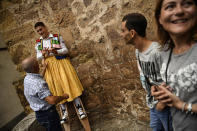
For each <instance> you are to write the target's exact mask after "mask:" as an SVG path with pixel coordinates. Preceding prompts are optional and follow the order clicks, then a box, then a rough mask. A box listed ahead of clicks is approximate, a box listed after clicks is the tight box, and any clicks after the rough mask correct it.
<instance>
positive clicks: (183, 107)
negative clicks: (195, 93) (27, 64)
mask: <svg viewBox="0 0 197 131" xmlns="http://www.w3.org/2000/svg"><path fill="white" fill-rule="evenodd" d="M185 105H186V103H185V102H184V103H183V105H182V108H181V111H182V112H184V110H185Z"/></svg>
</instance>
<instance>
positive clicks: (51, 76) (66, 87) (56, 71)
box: [44, 56, 83, 103]
mask: <svg viewBox="0 0 197 131" xmlns="http://www.w3.org/2000/svg"><path fill="white" fill-rule="evenodd" d="M46 62H47V63H48V65H47V68H46V72H45V75H44V77H45V80H46V82H47V83H48V85H49V89H50V91H51V93H52V94H53V95H54V96H61V95H63V94H64V93H67V94H68V95H69V99H67V100H64V101H62V102H61V103H64V102H67V101H68V102H70V101H73V100H74V99H75V98H76V97H78V96H80V95H81V94H82V91H83V87H82V84H81V82H80V80H79V78H78V76H77V74H76V72H75V69H74V68H73V66H72V65H71V63H70V61H69V59H61V60H57V59H56V58H55V57H54V56H53V57H48V58H47V59H46Z"/></svg>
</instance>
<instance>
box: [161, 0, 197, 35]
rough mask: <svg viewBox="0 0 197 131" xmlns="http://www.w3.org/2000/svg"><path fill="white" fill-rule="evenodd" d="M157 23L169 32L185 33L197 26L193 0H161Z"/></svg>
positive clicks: (196, 11) (196, 9) (171, 33)
mask: <svg viewBox="0 0 197 131" xmlns="http://www.w3.org/2000/svg"><path fill="white" fill-rule="evenodd" d="M159 23H160V24H161V25H162V26H163V28H164V29H165V30H166V31H167V32H168V33H169V34H170V35H175V36H182V35H185V34H187V33H189V32H191V31H192V29H194V26H197V25H196V24H197V7H196V5H195V3H194V0H163V3H162V6H161V14H160V17H159Z"/></svg>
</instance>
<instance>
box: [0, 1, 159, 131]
mask: <svg viewBox="0 0 197 131" xmlns="http://www.w3.org/2000/svg"><path fill="white" fill-rule="evenodd" d="M153 8H154V0H1V1H0V9H1V10H0V28H1V31H0V33H1V34H2V36H3V38H4V41H5V42H6V44H7V46H8V48H9V53H10V55H11V56H12V60H13V62H14V63H15V64H16V65H17V70H18V71H19V72H21V75H24V72H23V71H22V70H21V65H20V63H21V61H22V59H24V58H25V57H27V56H30V55H31V56H35V50H34V46H35V40H36V39H37V38H39V36H38V35H37V34H36V33H35V31H34V29H33V26H34V24H35V23H36V22H37V21H43V22H44V23H45V24H46V25H47V26H48V28H49V30H50V32H52V33H60V34H61V35H62V36H63V38H64V40H65V41H66V46H67V47H68V49H69V51H70V56H71V62H72V64H73V66H74V67H75V69H76V71H77V73H78V76H79V78H80V80H81V82H82V84H83V86H84V88H85V91H84V93H83V96H82V100H83V102H84V105H85V107H86V109H87V112H88V116H89V121H90V123H91V125H92V128H93V129H94V130H96V131H100V130H107V131H108V130H113V131H116V130H120V129H121V130H125V131H127V130H143V131H144V130H149V128H148V122H149V110H148V108H146V103H145V91H144V90H143V89H142V87H141V84H140V82H139V76H138V71H137V66H136V58H135V52H134V48H133V47H132V46H128V45H125V43H124V41H123V40H122V39H121V37H120V34H119V33H120V27H121V19H122V17H123V16H124V15H125V14H127V13H130V12H140V13H143V14H144V15H145V16H146V18H147V19H148V22H149V25H148V35H147V37H148V38H150V39H154V36H155V34H154V31H153V24H152V23H153V22H154V21H153ZM14 85H15V87H16V88H17V91H18V94H19V97H20V99H21V102H22V105H23V106H24V108H25V110H26V111H27V112H29V107H28V106H27V103H26V102H25V100H24V96H23V95H22V88H23V86H22V80H18V81H15V82H14ZM73 119H76V116H74V117H73ZM78 123H79V121H74V120H73V123H72V126H73V127H74V128H75V129H74V130H79V129H81V126H80V125H78Z"/></svg>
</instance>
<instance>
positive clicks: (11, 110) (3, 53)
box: [0, 35, 25, 131]
mask: <svg viewBox="0 0 197 131" xmlns="http://www.w3.org/2000/svg"><path fill="white" fill-rule="evenodd" d="M15 68H16V67H15V66H14V64H13V63H12V61H11V58H10V56H9V53H8V51H7V47H6V45H4V44H3V40H2V38H1V35H0V84H1V85H0V90H1V91H0V105H1V106H0V130H2V129H4V131H5V129H6V130H8V128H12V127H13V126H15V124H17V122H18V121H19V120H20V119H21V118H23V117H24V116H25V114H24V110H23V107H22V106H21V104H20V101H19V98H18V96H17V94H16V91H15V89H14V88H13V86H12V82H13V81H14V80H16V79H18V78H19V76H20V75H19V73H18V72H17V71H16V69H15Z"/></svg>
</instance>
